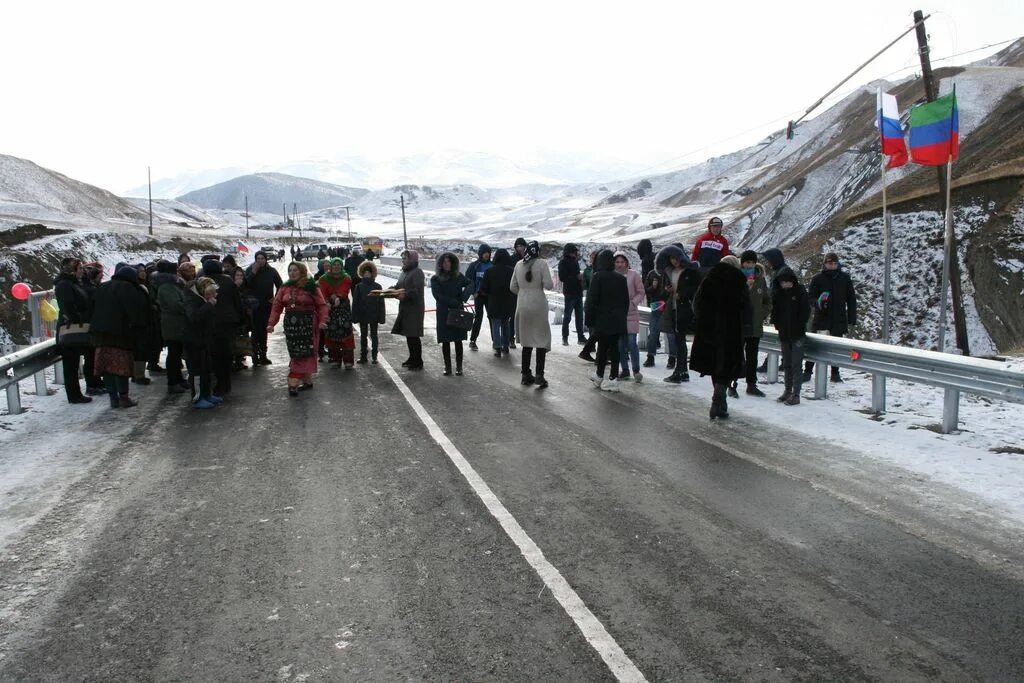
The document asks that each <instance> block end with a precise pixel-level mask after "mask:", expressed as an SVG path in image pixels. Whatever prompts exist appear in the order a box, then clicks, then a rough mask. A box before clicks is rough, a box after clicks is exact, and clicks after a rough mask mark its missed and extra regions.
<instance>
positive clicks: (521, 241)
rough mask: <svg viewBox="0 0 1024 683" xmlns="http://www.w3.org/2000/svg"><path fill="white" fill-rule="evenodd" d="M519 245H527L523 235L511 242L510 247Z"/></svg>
mask: <svg viewBox="0 0 1024 683" xmlns="http://www.w3.org/2000/svg"><path fill="white" fill-rule="evenodd" d="M519 245H522V246H524V247H525V246H527V244H526V238H525V237H517V238H516V241H515V242H514V243H513V244H512V247H513V248H514V247H518V246H519Z"/></svg>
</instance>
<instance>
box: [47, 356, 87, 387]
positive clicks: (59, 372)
mask: <svg viewBox="0 0 1024 683" xmlns="http://www.w3.org/2000/svg"><path fill="white" fill-rule="evenodd" d="M79 365H81V363H79ZM77 378H78V371H77V370H76V371H75V379H77ZM53 383H54V384H64V361H63V360H58V361H57V362H56V363H54V364H53Z"/></svg>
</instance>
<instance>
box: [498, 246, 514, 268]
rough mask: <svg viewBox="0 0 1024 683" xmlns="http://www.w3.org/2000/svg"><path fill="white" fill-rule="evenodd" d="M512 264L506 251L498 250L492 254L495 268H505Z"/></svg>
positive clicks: (510, 257)
mask: <svg viewBox="0 0 1024 683" xmlns="http://www.w3.org/2000/svg"><path fill="white" fill-rule="evenodd" d="M511 263H512V256H511V254H509V253H508V249H499V250H497V251H496V252H494V265H496V266H507V265H510V264H511Z"/></svg>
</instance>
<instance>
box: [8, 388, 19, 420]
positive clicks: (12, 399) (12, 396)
mask: <svg viewBox="0 0 1024 683" xmlns="http://www.w3.org/2000/svg"><path fill="white" fill-rule="evenodd" d="M7 413H8V414H10V415H19V414H21V392H20V390H19V389H18V383H17V382H11V383H10V384H8V385H7Z"/></svg>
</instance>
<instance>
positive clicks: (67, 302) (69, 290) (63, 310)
mask: <svg viewBox="0 0 1024 683" xmlns="http://www.w3.org/2000/svg"><path fill="white" fill-rule="evenodd" d="M53 293H54V295H55V296H56V297H57V306H58V307H59V308H60V324H61V325H66V324H71V325H78V324H82V323H87V322H89V318H90V317H91V315H92V311H91V310H90V303H89V296H88V294H86V293H85V288H84V287H82V283H80V282H79V281H78V280H77V279H76V278H75V276H74V275H68V274H66V273H61V274H60V275H58V276H57V278H56V279H55V280H54V281H53Z"/></svg>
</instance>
